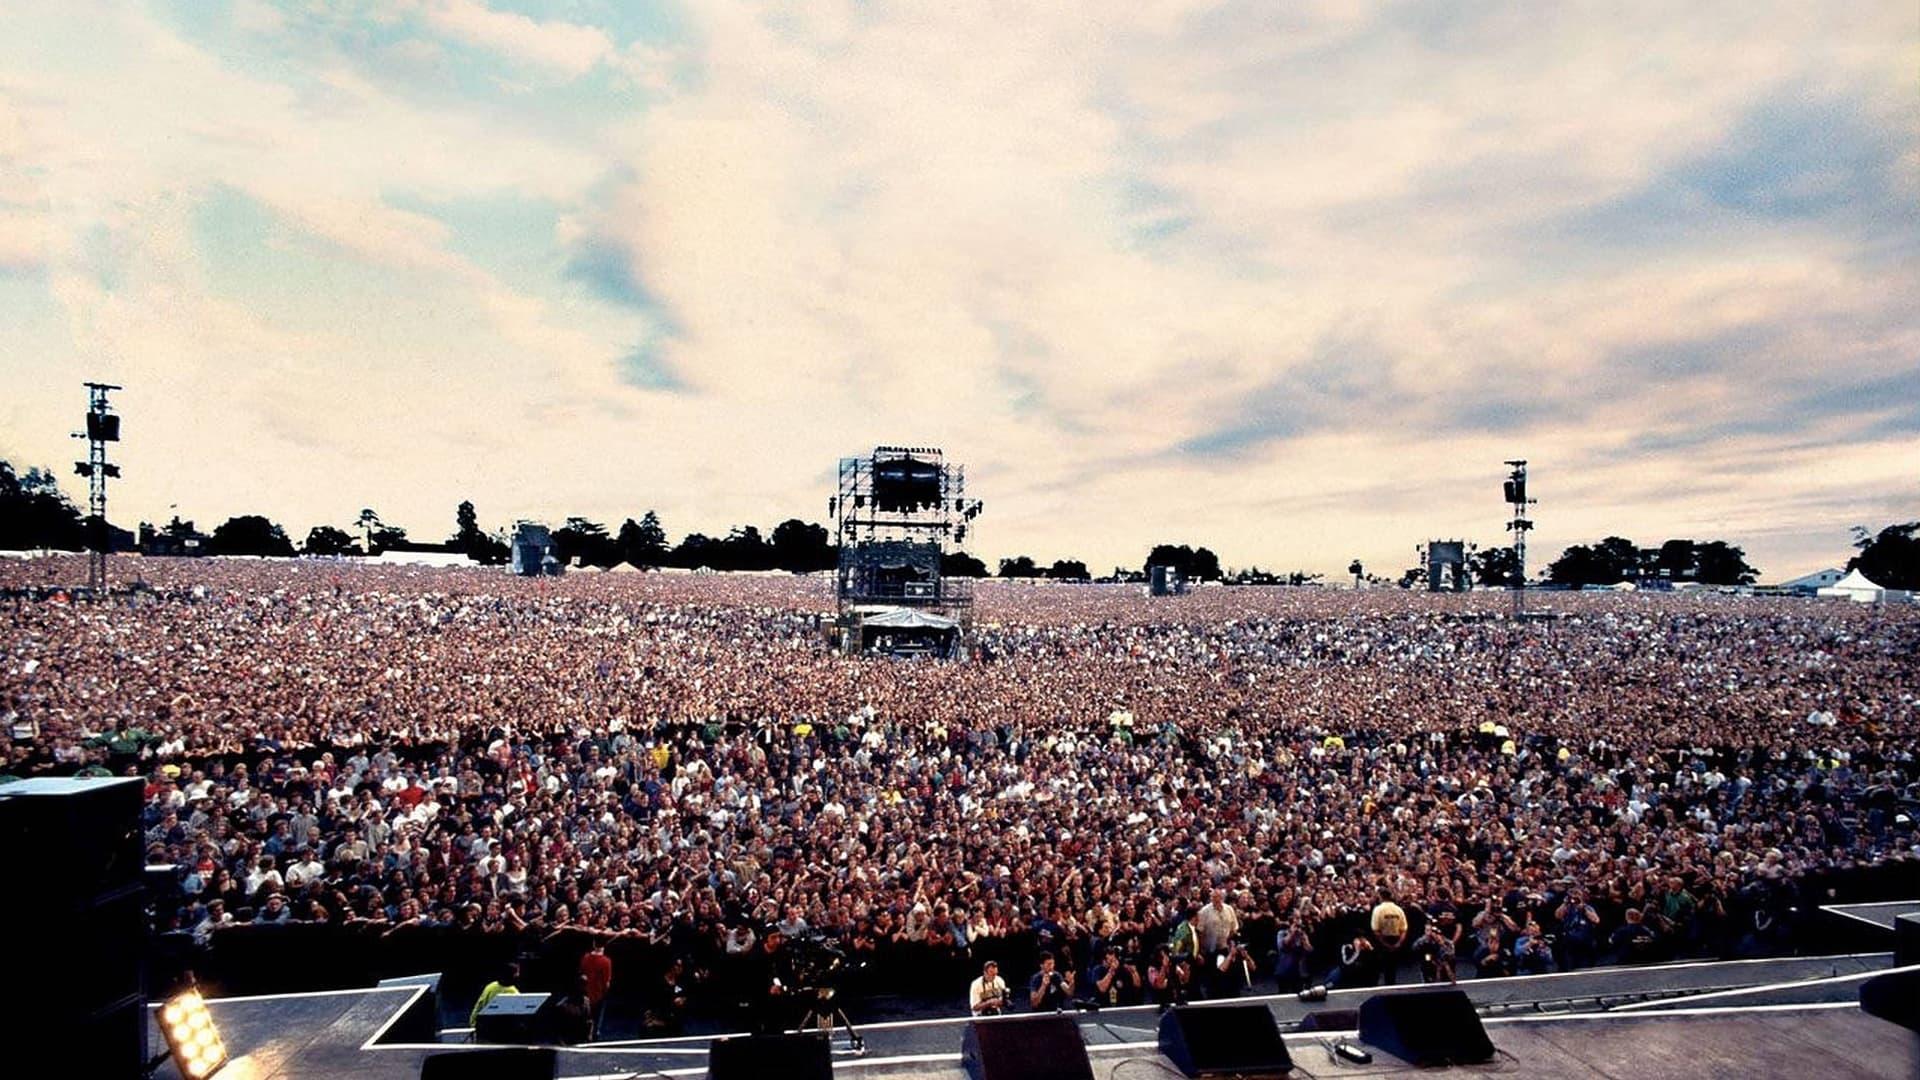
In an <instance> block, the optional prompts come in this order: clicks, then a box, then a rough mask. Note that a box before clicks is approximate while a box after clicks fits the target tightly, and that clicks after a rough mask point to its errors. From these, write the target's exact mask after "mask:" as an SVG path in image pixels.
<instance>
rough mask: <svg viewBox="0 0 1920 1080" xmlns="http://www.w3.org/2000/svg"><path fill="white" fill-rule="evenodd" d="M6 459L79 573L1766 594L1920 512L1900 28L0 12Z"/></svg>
mask: <svg viewBox="0 0 1920 1080" xmlns="http://www.w3.org/2000/svg"><path fill="white" fill-rule="evenodd" d="M5 21H6V27H7V28H6V32H5V33H4V34H0V386H4V387H5V392H4V393H0V458H5V459H6V460H9V461H11V462H13V463H14V464H15V465H16V466H18V467H21V468H24V467H26V466H29V465H46V466H54V467H56V469H57V470H58V471H61V472H63V473H69V475H68V476H67V477H66V478H65V480H64V481H63V483H64V485H65V487H66V490H67V491H68V492H69V494H71V495H73V496H75V497H76V498H77V499H81V500H84V490H83V488H82V487H81V486H80V485H81V481H80V480H79V479H78V478H77V477H73V476H71V475H70V468H71V466H70V463H71V462H72V461H74V460H75V459H76V457H77V456H78V455H77V453H76V452H77V451H80V450H82V449H83V448H82V446H81V444H79V443H77V442H75V441H74V440H72V439H70V438H69V433H70V432H72V431H73V430H75V429H76V428H77V426H78V424H79V421H80V419H81V415H82V413H83V411H84V408H85V400H86V399H85V393H84V390H83V389H82V387H81V385H80V384H81V383H82V382H83V381H85V380H89V379H99V380H105V381H110V382H115V383H120V384H123V385H124V386H125V389H124V390H123V391H121V392H119V393H118V394H116V395H115V403H116V405H117V406H118V408H119V409H120V411H121V412H122V413H123V415H124V418H125V421H124V422H125V441H124V442H123V443H122V444H120V445H119V446H118V447H116V448H115V455H116V459H117V460H119V461H120V462H122V463H123V467H124V470H125V478H124V480H123V481H121V482H119V483H118V484H117V486H116V487H115V488H114V489H113V492H112V507H113V512H112V517H113V518H114V519H115V520H116V521H117V522H121V523H124V524H130V523H131V522H133V521H135V520H139V519H148V520H164V519H165V518H166V517H168V516H170V515H171V514H173V513H176V512H177V513H179V514H180V515H182V516H184V517H188V518H192V519H195V520H197V521H198V522H199V523H200V524H201V525H202V526H203V527H211V526H212V525H213V524H216V523H218V522H220V521H222V520H224V519H225V518H226V517H228V516H230V515H234V514H241V513H265V514H267V515H269V516H270V517H272V518H274V519H275V520H276V521H279V522H280V523H282V524H283V525H284V526H285V527H286V528H287V530H288V532H289V533H290V534H291V535H292V536H293V537H294V539H295V540H296V542H297V541H298V540H299V539H300V538H302V537H304V535H305V533H306V530H307V529H308V528H309V527H310V526H313V525H316V524H322V523H330V524H337V525H345V524H347V523H349V522H351V521H352V520H353V519H354V518H355V516H356V515H357V514H358V512H359V510H360V508H361V507H373V508H375V509H376V510H378V511H379V513H380V514H381V515H382V517H383V518H385V519H386V520H387V521H389V522H392V523H397V524H400V525H402V526H405V527H407V528H408V529H409V530H410V531H411V533H412V534H413V535H414V536H416V537H420V538H437V537H440V536H443V535H447V534H450V533H451V532H452V531H453V527H454V525H453V516H454V506H455V504H456V503H458V502H459V501H460V500H462V499H471V500H473V501H474V502H475V503H476V504H477V506H478V509H479V514H480V519H481V522H482V524H483V525H486V526H488V527H497V526H502V525H505V524H507V523H509V522H511V521H512V520H514V519H516V518H523V517H524V518H535V519H542V518H544V519H547V520H552V521H556V522H557V521H558V520H559V519H561V518H564V517H566V516H568V515H574V514H578V515H583V516H586V517H589V518H592V519H594V520H598V521H603V522H605V523H607V524H608V525H609V526H611V527H617V526H618V524H619V522H620V521H621V520H622V519H623V518H626V517H628V516H634V517H637V516H639V515H640V514H641V513H642V512H644V511H645V510H647V509H650V508H651V509H655V510H657V511H658V512H659V514H660V515H661V518H662V520H663V523H664V524H665V526H666V528H667V531H668V532H669V534H670V535H671V536H673V537H676V538H677V537H678V536H680V535H682V534H684V533H686V532H689V531H696V530H697V531H702V532H708V533H717V532H724V531H725V530H726V529H727V528H728V527H729V526H731V525H735V524H740V523H747V522H752V523H756V524H759V525H760V526H761V527H762V528H763V529H764V528H767V527H769V526H771V525H772V524H774V523H776V522H778V521H780V520H783V519H785V518H789V517H801V518H804V519H808V520H824V519H825V516H826V500H827V496H828V495H829V494H830V493H831V489H832V486H833V474H834V467H835V463H836V461H837V460H838V459H839V458H841V457H843V456H850V455H854V454H858V453H860V452H862V451H863V450H866V449H870V448H871V447H873V446H874V445H876V444H883V443H886V444H913V445H937V446H941V447H944V448H945V449H946V451H947V453H948V455H949V457H950V458H951V459H952V460H955V461H958V462H962V463H964V464H965V466H966V469H967V480H968V488H969V492H970V494H972V495H974V496H976V497H978V498H980V499H982V500H984V502H985V513H984V515H983V516H982V517H981V519H980V520H979V522H978V523H977V524H978V532H977V540H976V542H975V543H973V544H972V545H971V547H972V549H973V550H974V551H975V552H976V553H977V554H980V555H982V556H984V557H986V558H987V559H989V561H991V560H993V559H996V558H999V557H1002V556H1007V555H1013V554H1029V555H1033V556H1035V557H1036V558H1039V559H1040V560H1042V561H1043V562H1045V561H1049V560H1052V559H1055V558H1063V557H1072V558H1080V559H1083V560H1085V561H1086V562H1087V563H1088V564H1089V565H1090V566H1091V567H1093V568H1094V569H1095V570H1101V569H1104V568H1106V567H1110V566H1114V565H1118V564H1123V563H1124V564H1128V565H1138V564H1139V562H1140V561H1141V560H1142V559H1143V558H1144V555H1145V553H1146V551H1147V549H1148V548H1149V547H1150V546H1151V545H1152V544H1154V543H1157V542H1171V543H1190V544H1196V545H1199V544H1204V545H1207V546H1209V547H1211V548H1212V549H1213V550H1214V551H1216V552H1217V553H1219V555H1220V556H1221V558H1222V560H1223V562H1225V563H1226V564H1227V565H1228V566H1230V567H1243V566H1248V565H1258V566H1261V567H1265V568H1268V569H1283V570H1285V569H1295V568H1303V569H1308V570H1314V571H1321V572H1325V573H1328V574H1329V575H1330V576H1334V577H1337V576H1340V574H1341V572H1342V570H1343V569H1344V567H1345V565H1346V563H1347V561H1348V560H1349V559H1353V558H1359V559H1361V560H1362V561H1363V562H1364V563H1365V564H1366V565H1367V567H1368V568H1369V569H1370V570H1378V571H1380V572H1383V573H1388V574H1397V572H1398V571H1399V570H1400V569H1402V568H1404V567H1406V566H1408V565H1411V563H1412V561H1413V556H1414V552H1415V549H1416V548H1417V546H1418V545H1419V544H1420V543H1421V542H1423V541H1425V540H1427V539H1431V538H1440V537H1463V538H1466V539H1468V540H1470V541H1474V542H1477V543H1480V544H1483V545H1492V544H1498V543H1504V542H1505V537H1506V535H1507V534H1506V533H1505V531H1504V527H1503V524H1504V522H1505V520H1506V516H1507V512H1506V508H1505V506H1504V505H1503V503H1502V501H1501V491H1500V481H1501V480H1502V479H1503V477H1504V467H1503V466H1502V464H1501V462H1502V461H1503V460H1504V459H1507V458H1512V457H1524V458H1527V459H1529V460H1530V461H1531V463H1532V474H1533V494H1534V495H1535V496H1536V497H1537V498H1538V499H1539V500H1540V501H1539V505H1538V507H1537V508H1536V510H1535V515H1536V519H1537V521H1538V527H1537V529H1536V531H1535V532H1534V533H1533V539H1532V545H1533V547H1532V550H1533V560H1532V561H1533V562H1534V564H1535V565H1536V566H1538V565H1544V562H1545V561H1546V560H1547V559H1548V558H1550V557H1551V556H1552V555H1554V554H1557V553H1558V552H1559V551H1560V550H1561V549H1562V548H1564V547H1565V546H1567V545H1569V544H1573V543H1587V542H1592V541H1595V540H1598V539H1599V538H1601V537H1603V536H1606V535H1609V534H1620V535H1625V536H1628V537H1630V538H1633V539H1635V540H1638V541H1640V542H1641V543H1643V544H1648V545H1652V544H1657V543H1658V542H1659V541H1661V540H1664V539H1667V538H1669V537H1688V538H1695V539H1710V538H1712V539H1725V540H1728V541H1730V542H1733V543H1736V544H1739V545H1741V546H1743V547H1744V548H1745V549H1746V551H1747V553H1748V556H1749V560H1750V561H1751V562H1753V563H1755V564H1756V565H1757V566H1759V567H1760V569H1761V571H1762V576H1763V579H1765V580H1779V579H1783V578H1785V577H1789V576H1792V575H1793V574H1796V573H1800V572H1805V571H1810V570H1813V569H1817V568H1820V567H1823V566H1830V565H1838V564H1839V563H1841V562H1843V561H1844V559H1845V558H1846V556H1847V555H1848V554H1849V547H1848V545H1849V536H1848V530H1849V528H1850V527H1851V526H1854V525H1866V526H1869V527H1871V528H1875V529H1877V528H1878V527H1880V526H1882V525H1885V524H1888V523H1892V522H1897V521H1910V520H1914V519H1916V518H1920V6H1916V5H1915V4H1914V3H1913V0H1886V2H1883V0H1849V2H1847V3H1837V4H1822V3H1807V2H1805V0H1787V2H1773V0H1739V2H1736V3H1711V2H1699V3H1687V4H1674V3H1670V2H1664V0H1663V2H1655V3H1644V4H1636V3H1622V4H1607V5H1585V4H1539V3H1513V4H1500V3H1472V4H1460V3H1457V2H1439V3H1423V2H1371V0H1305V2H1291V3H1285V4H1280V3H1273V2H1270V0H1256V2H1249V3H1220V4H1216V3H1189V2H1185V0H1144V2H1136V3H1128V4H1034V5H1016V4H1010V3H1001V2H995V0H982V2H976V3H964V4H927V3H888V2H866V3H840V2H833V0H820V2H814V3H806V4H797V5H783V4H736V3H731V2H727V0H699V2H697V3H687V4H681V3H650V2H646V0H557V2H554V3H549V4H534V3H519V2H509V0H377V2H368V3H355V2H339V3H318V2H312V3H290V2H288V3H270V2H267V0H230V2H219V0H194V2H182V3H177V4H143V3H105V4H99V5H94V4H91V3H88V2H85V0H56V2H51V3H39V2H36V0H25V2H24V3H22V2H20V0H14V2H12V3H9V4H8V5H7V16H6V20H5Z"/></svg>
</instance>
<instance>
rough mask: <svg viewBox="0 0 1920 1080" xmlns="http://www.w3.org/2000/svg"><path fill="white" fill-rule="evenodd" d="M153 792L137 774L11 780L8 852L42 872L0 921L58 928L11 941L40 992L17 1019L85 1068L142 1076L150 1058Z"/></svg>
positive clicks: (82, 1071) (91, 1072)
mask: <svg viewBox="0 0 1920 1080" xmlns="http://www.w3.org/2000/svg"><path fill="white" fill-rule="evenodd" d="M143 792H144V787H143V785H142V784H141V782H140V781H139V780H137V779H133V778H130V777H129V778H121V779H112V778H101V779H92V778H57V779H56V778H51V777H39V778H35V779H31V780H19V781H15V782H14V783H11V784H6V785H3V786H0V852H5V853H6V856H7V865H8V866H9V867H12V868H14V869H15V870H18V871H21V872H22V873H29V872H30V873H31V876H32V882H31V886H29V885H28V884H27V883H26V882H25V881H24V880H22V881H15V882H12V884H13V885H14V887H12V888H8V889H4V890H0V926H7V927H12V928H15V929H16V930H18V929H19V928H21V927H42V928H45V927H54V928H57V932H40V933H34V932H30V931H23V932H17V933H14V934H12V935H11V936H10V937H9V938H8V954H7V962H8V966H9V968H10V970H12V971H14V972H17V973H18V974H19V976H20V978H21V979H22V980H24V983H23V985H25V986H28V987H30V988H31V989H30V992H27V993H25V994H22V995H20V1000H19V1001H18V1002H17V1003H16V1004H14V1005H12V1006H10V1009H11V1012H10V1013H9V1015H8V1017H7V1026H8V1029H9V1030H14V1031H19V1032H21V1033H23V1034H25V1033H29V1032H30V1033H31V1034H32V1038H33V1041H34V1043H35V1044H36V1045H44V1046H49V1047H55V1048H58V1050H59V1052H60V1053H64V1054H69V1055H71V1056H73V1060H70V1061H66V1062H65V1064H66V1066H67V1068H68V1070H69V1071H71V1072H73V1073H74V1074H75V1075H78V1076H107V1075H112V1076H135V1075H138V1074H139V1071H140V1069H141V1068H142V1067H143V1066H144V1065H145V1063H146V1057H147V1047H148V1034H147V1029H148V1025H147V1013H146V1007H145V1005H144V1004H143V1002H144V1001H145V998H146V994H145V982H146V980H145V978H144V974H145V973H144V970H143V969H144V965H143V963H142V961H143V958H144V957H145V955H146V947H147V937H148V934H147V916H146V893H145V889H144V888H143V886H142V885H141V880H142V877H143V875H144V872H145V860H144V859H143V858H142V857H141V856H142V847H141V833H140V806H141V803H142V800H143ZM22 868H25V869H24V870H23V869H22Z"/></svg>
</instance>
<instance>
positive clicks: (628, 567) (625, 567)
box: [607, 562, 641, 574]
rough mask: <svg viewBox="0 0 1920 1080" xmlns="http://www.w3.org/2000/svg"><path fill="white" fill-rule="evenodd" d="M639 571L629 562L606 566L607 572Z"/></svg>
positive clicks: (627, 572) (633, 572)
mask: <svg viewBox="0 0 1920 1080" xmlns="http://www.w3.org/2000/svg"><path fill="white" fill-rule="evenodd" d="M640 572H641V571H640V568H639V567H637V566H635V565H633V564H632V563H629V562H620V563H614V564H613V565H612V566H609V567H607V573H609V574H638V573H640Z"/></svg>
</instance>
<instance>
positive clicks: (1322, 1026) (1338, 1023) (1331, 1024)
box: [1300, 1009, 1360, 1031]
mask: <svg viewBox="0 0 1920 1080" xmlns="http://www.w3.org/2000/svg"><path fill="white" fill-rule="evenodd" d="M1300 1030H1301V1031H1359V1030H1360V1010H1359V1009H1318V1010H1316V1011H1314V1012H1310V1013H1308V1014H1307V1015H1305V1016H1303V1017H1301V1018H1300Z"/></svg>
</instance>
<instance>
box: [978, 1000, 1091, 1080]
mask: <svg viewBox="0 0 1920 1080" xmlns="http://www.w3.org/2000/svg"><path fill="white" fill-rule="evenodd" d="M960 1064H961V1066H962V1067H963V1068H965V1069H966V1070H967V1075H968V1076H969V1077H971V1078H972V1080H1093V1063H1092V1062H1091V1061H1089V1060H1087V1040H1085V1039H1083V1038H1081V1037H1080V1025H1078V1024H1076V1023H1074V1022H1073V1018H1072V1017H1070V1016H1063V1015H1060V1014H1058V1013H1055V1014H1053V1015H1042V1016H1008V1017H997V1018H995V1019H992V1020H975V1021H973V1022H972V1023H969V1024H968V1025H967V1031H966V1034H965V1035H964V1036H962V1038H961V1040H960Z"/></svg>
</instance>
